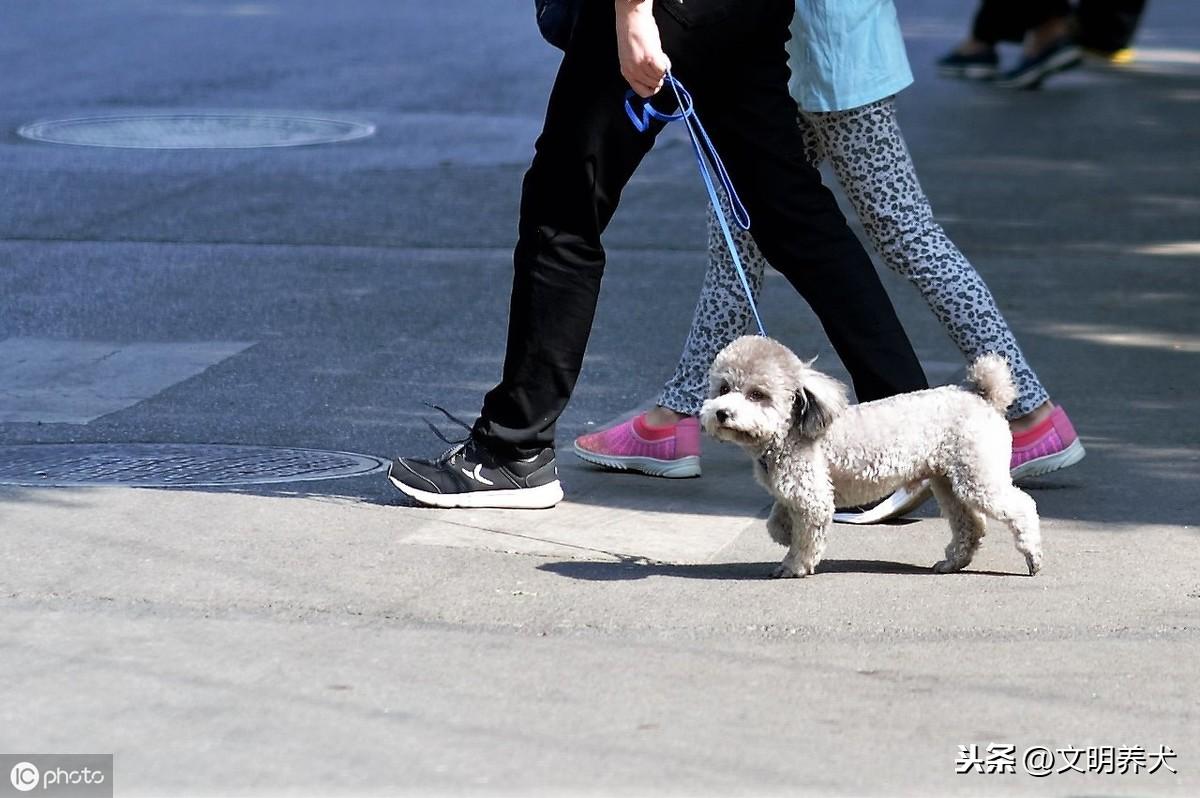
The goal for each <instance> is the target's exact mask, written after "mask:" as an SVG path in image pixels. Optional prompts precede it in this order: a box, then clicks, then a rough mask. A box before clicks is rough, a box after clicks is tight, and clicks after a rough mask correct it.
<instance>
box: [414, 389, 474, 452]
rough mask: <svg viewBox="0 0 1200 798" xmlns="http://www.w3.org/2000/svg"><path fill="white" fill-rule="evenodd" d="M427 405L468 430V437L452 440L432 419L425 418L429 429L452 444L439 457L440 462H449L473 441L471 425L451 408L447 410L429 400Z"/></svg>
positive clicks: (445, 441)
mask: <svg viewBox="0 0 1200 798" xmlns="http://www.w3.org/2000/svg"><path fill="white" fill-rule="evenodd" d="M425 406H426V407H428V408H431V409H433V410H436V411H438V412H439V413H441V414H442V415H443V416H445V417H446V418H448V419H450V420H451V421H453V422H454V423H455V424H457V425H458V426H460V427H462V428H463V429H465V430H466V431H467V437H465V438H463V439H461V440H457V441H456V440H452V439H450V438H448V437H446V435H444V434H443V433H442V431H441V430H440V429H438V428H437V427H436V426H434V424H433V422H432V421H430V420H429V419H424V421H425V423H426V425H428V426H429V429H431V430H433V434H434V435H436V436H438V437H439V438H441V439H442V441H443V442H444V443H448V444H450V448H449V449H447V450H446V451H444V452H442V454H441V456H440V457H438V459H437V462H439V463H446V462H449V461H450V460H451V458H453V457H454V455H456V454H458V453H459V452H461V451H462V450H463V449H465V448H466V446H467V444H468V443H470V442H471V434H470V433H471V425H470V424H468V423H467V422H465V421H463V420H462V419H461V418H459V417H458V416H456V415H454V414H453V413H451V412H450V411H449V410H447V409H446V408H444V407H440V406H438V405H435V404H430V403H429V402H425Z"/></svg>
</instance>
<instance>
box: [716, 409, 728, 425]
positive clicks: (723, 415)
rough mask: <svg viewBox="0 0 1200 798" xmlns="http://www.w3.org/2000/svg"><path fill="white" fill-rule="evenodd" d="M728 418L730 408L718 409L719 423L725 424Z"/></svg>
mask: <svg viewBox="0 0 1200 798" xmlns="http://www.w3.org/2000/svg"><path fill="white" fill-rule="evenodd" d="M728 420H729V411H728V410H718V411H717V423H718V424H724V423H725V422H726V421H728Z"/></svg>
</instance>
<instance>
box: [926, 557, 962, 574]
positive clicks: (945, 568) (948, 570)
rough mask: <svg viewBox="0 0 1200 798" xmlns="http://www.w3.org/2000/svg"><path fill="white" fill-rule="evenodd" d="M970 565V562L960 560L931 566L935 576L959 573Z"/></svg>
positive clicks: (944, 561)
mask: <svg viewBox="0 0 1200 798" xmlns="http://www.w3.org/2000/svg"><path fill="white" fill-rule="evenodd" d="M969 564H970V561H969V560H968V561H966V562H964V561H961V560H942V561H941V562H935V563H934V564H933V572H934V573H935V574H952V573H954V572H955V571H961V570H962V569H964V568H966V567H967V565H969Z"/></svg>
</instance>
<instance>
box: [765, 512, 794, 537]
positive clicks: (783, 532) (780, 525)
mask: <svg viewBox="0 0 1200 798" xmlns="http://www.w3.org/2000/svg"><path fill="white" fill-rule="evenodd" d="M767 534H768V535H770V536H771V540H773V541H775V542H776V543H778V544H779V545H780V546H790V545H792V517H791V515H789V514H788V510H787V507H785V506H784V505H783V504H782V503H781V502H775V504H774V506H772V507H771V514H770V515H769V516H767Z"/></svg>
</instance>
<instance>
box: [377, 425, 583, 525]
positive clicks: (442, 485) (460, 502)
mask: <svg viewBox="0 0 1200 798" xmlns="http://www.w3.org/2000/svg"><path fill="white" fill-rule="evenodd" d="M388 479H390V480H391V481H392V484H393V485H395V486H396V487H397V488H399V489H400V491H401V492H402V493H404V494H405V495H407V496H410V497H412V498H413V499H415V500H417V501H418V502H420V503H421V504H425V505H428V506H430V507H503V508H507V509H520V510H541V509H545V508H547V507H553V506H554V505H556V504H558V502H559V501H560V500H561V499H562V497H563V492H562V485H561V484H560V483H559V481H558V464H557V462H556V461H555V459H554V450H553V449H542V451H541V452H540V453H538V454H537V455H535V456H534V457H530V458H529V459H527V460H505V459H503V458H499V457H496V456H495V455H493V454H492V453H491V452H489V451H488V450H487V449H485V448H484V447H483V445H482V444H480V443H479V442H478V441H476V440H475V439H474V438H469V439H467V440H466V441H464V442H462V443H460V444H458V445H457V446H455V447H454V448H453V449H450V450H449V451H447V452H446V453H445V454H443V455H442V456H441V457H439V458H437V459H436V460H419V459H416V458H409V457H398V458H396V459H395V460H393V461H392V466H391V468H389V469H388Z"/></svg>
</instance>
